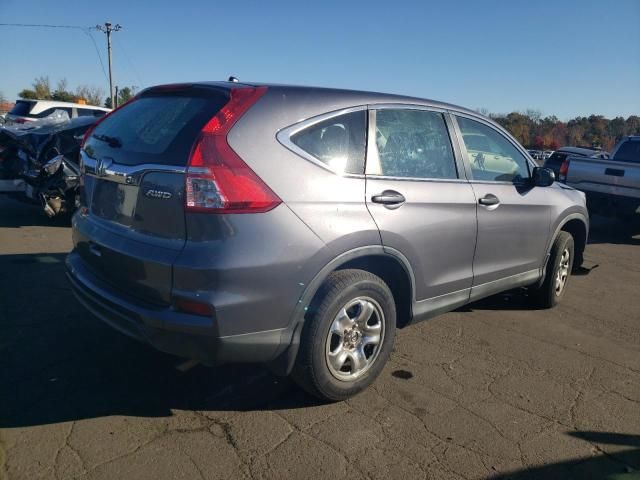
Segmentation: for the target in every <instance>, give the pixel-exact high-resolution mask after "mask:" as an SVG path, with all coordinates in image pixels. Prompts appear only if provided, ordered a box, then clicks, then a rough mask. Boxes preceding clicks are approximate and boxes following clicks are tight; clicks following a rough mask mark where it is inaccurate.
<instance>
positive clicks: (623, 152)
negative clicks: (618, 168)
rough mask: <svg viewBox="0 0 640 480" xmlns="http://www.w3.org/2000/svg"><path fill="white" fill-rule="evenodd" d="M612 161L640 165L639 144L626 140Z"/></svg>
mask: <svg viewBox="0 0 640 480" xmlns="http://www.w3.org/2000/svg"><path fill="white" fill-rule="evenodd" d="M613 159H614V160H616V161H618V162H634V163H640V142H638V141H633V140H627V141H626V142H624V143H623V144H622V145H620V148H618V151H617V152H616V154H615V157H614V158H613Z"/></svg>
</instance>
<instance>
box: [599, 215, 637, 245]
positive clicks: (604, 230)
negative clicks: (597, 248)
mask: <svg viewBox="0 0 640 480" xmlns="http://www.w3.org/2000/svg"><path fill="white" fill-rule="evenodd" d="M599 243H610V244H617V245H640V215H635V217H633V218H631V219H617V218H607V217H601V216H599V215H594V216H593V217H591V225H590V229H589V244H599Z"/></svg>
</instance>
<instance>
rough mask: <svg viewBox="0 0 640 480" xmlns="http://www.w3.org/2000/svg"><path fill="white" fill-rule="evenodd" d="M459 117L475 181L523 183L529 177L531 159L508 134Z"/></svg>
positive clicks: (459, 124)
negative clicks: (506, 136) (521, 151)
mask: <svg viewBox="0 0 640 480" xmlns="http://www.w3.org/2000/svg"><path fill="white" fill-rule="evenodd" d="M456 118H457V120H458V126H459V127H460V132H461V133H462V139H463V141H464V145H465V147H466V148H467V155H468V158H469V163H470V164H471V171H472V173H473V178H474V179H476V180H488V181H496V182H514V183H519V182H522V181H523V180H525V179H527V178H529V166H528V162H527V159H526V158H525V156H524V155H523V154H522V153H520V151H519V150H518V149H517V148H516V147H515V146H514V145H513V144H512V143H511V142H510V141H509V140H507V139H506V138H505V137H504V135H502V134H501V133H499V132H498V131H497V130H495V129H493V128H491V127H489V126H487V125H485V124H483V123H480V122H476V121H475V120H470V119H468V118H464V117H456Z"/></svg>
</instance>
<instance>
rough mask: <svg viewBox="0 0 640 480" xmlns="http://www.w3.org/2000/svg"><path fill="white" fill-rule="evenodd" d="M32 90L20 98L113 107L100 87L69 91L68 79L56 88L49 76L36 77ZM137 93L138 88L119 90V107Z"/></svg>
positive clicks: (22, 93)
mask: <svg viewBox="0 0 640 480" xmlns="http://www.w3.org/2000/svg"><path fill="white" fill-rule="evenodd" d="M31 86H32V88H25V89H23V90H22V91H21V92H20V93H18V96H19V97H20V98H25V99H34V100H57V101H59V102H74V103H77V102H78V101H79V100H84V101H85V102H86V103H87V104H88V105H96V106H101V105H104V106H105V107H107V108H112V107H111V98H110V97H106V98H105V92H104V90H103V89H102V88H100V87H94V86H89V85H79V86H78V87H76V89H75V90H70V89H69V84H68V82H67V79H66V78H63V79H61V80H58V82H57V83H56V86H55V88H52V87H51V82H50V81H49V77H48V76H40V77H36V79H35V80H34V81H33V83H32V84H31ZM135 93H136V87H133V86H132V87H123V88H121V89H119V90H118V100H117V102H118V105H122V104H123V103H124V102H126V101H127V100H129V99H130V98H131V97H133V96H134V95H135Z"/></svg>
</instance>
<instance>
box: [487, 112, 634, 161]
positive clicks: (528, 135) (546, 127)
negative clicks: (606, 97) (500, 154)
mask: <svg viewBox="0 0 640 480" xmlns="http://www.w3.org/2000/svg"><path fill="white" fill-rule="evenodd" d="M490 116H491V118H493V119H494V120H495V121H496V122H498V123H499V124H500V125H502V126H503V127H504V128H506V129H507V130H508V131H509V132H511V134H512V135H513V136H514V137H516V139H517V140H518V141H519V142H520V143H521V144H522V145H524V146H525V147H527V148H535V149H537V150H543V149H549V150H557V149H558V148H560V147H563V146H568V145H571V146H581V147H589V148H602V149H603V150H607V151H610V150H611V149H612V148H613V146H614V145H615V144H616V142H617V141H618V140H620V139H621V138H622V137H624V136H627V135H640V116H638V115H631V116H629V117H627V118H626V119H625V118H623V117H616V118H614V119H608V118H605V117H603V116H602V115H590V116H589V117H576V118H573V119H571V120H569V121H567V122H563V121H561V120H559V119H558V118H557V117H555V116H547V117H542V115H541V114H540V112H538V111H536V110H527V111H526V112H525V113H519V112H512V113H509V114H506V115H496V114H492V115H490Z"/></svg>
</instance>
